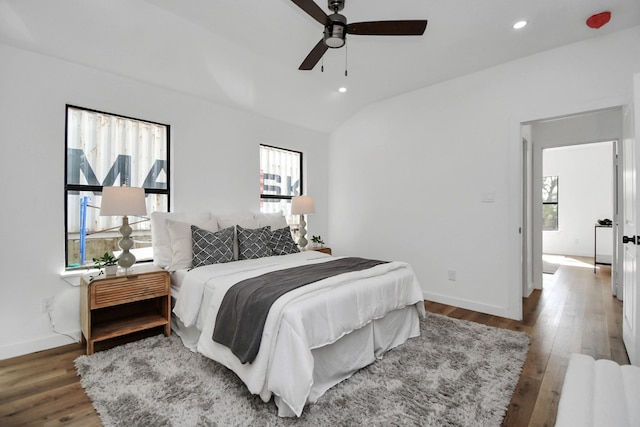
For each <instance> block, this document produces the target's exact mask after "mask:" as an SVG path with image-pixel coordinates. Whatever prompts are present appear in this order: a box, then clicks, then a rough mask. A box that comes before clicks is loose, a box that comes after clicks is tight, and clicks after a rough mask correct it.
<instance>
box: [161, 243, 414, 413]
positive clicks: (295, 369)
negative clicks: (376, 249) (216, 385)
mask: <svg viewBox="0 0 640 427" xmlns="http://www.w3.org/2000/svg"><path fill="white" fill-rule="evenodd" d="M332 259H335V257H330V256H328V255H324V254H321V253H319V252H317V251H308V252H301V253H299V254H292V255H285V256H278V257H268V258H261V259H258V260H247V261H237V262H232V263H227V264H216V265H211V266H205V267H200V268H196V269H194V270H192V271H190V272H189V273H188V274H187V275H186V277H185V279H184V282H183V283H182V286H181V289H180V295H179V297H178V299H177V300H176V305H175V308H174V313H175V314H176V315H177V316H178V317H179V318H180V320H181V321H182V322H183V323H184V324H185V326H191V325H195V326H196V327H197V328H198V329H199V330H201V331H202V334H201V335H200V338H199V341H198V345H197V350H198V352H200V353H202V354H204V355H205V356H207V357H209V358H211V359H213V360H216V361H218V362H220V363H222V364H224V365H225V366H227V367H228V368H229V369H231V370H233V371H234V372H235V373H236V374H237V375H238V376H239V377H240V378H241V379H242V381H244V383H245V384H246V385H247V388H248V389H249V391H251V392H252V393H254V394H259V395H260V397H261V398H262V399H263V400H264V401H265V402H267V401H269V399H270V398H271V396H272V394H275V395H276V396H278V397H279V400H281V401H282V402H284V403H286V405H287V406H288V407H289V408H290V409H291V410H292V411H293V412H294V413H295V414H296V415H297V416H300V415H301V413H302V410H303V408H304V405H305V403H306V402H307V398H308V396H309V392H310V390H311V387H312V385H313V368H314V361H313V356H312V353H311V350H312V349H315V348H319V347H323V346H326V345H328V344H331V343H333V342H335V341H337V340H338V339H340V338H341V337H342V336H344V335H346V334H348V333H350V332H352V331H354V330H357V329H360V328H361V327H363V326H364V325H367V324H368V323H370V322H371V321H372V320H374V319H379V318H382V317H384V316H385V315H386V314H387V313H389V312H391V311H394V310H397V309H400V308H403V307H406V306H409V305H415V306H416V308H417V310H418V313H421V314H423V315H424V306H423V296H422V290H421V288H420V285H419V283H418V281H417V279H416V277H415V274H414V273H413V271H412V270H411V268H410V267H409V265H408V264H406V263H402V262H390V263H386V264H380V265H378V266H376V267H373V268H371V269H367V270H363V271H358V272H353V273H347V274H343V275H339V276H335V277H331V278H328V279H325V280H321V281H319V282H316V283H313V284H310V285H307V286H304V287H301V288H298V289H296V290H294V291H292V292H289V293H287V294H285V295H284V296H283V297H281V298H279V299H278V300H277V301H276V302H275V303H274V304H273V306H272V308H271V311H270V312H269V315H268V317H267V320H266V324H265V327H264V332H263V335H262V342H261V345H260V350H259V352H258V355H257V357H256V359H255V360H254V361H253V363H251V364H249V363H247V364H242V363H241V362H240V361H239V360H238V359H237V358H236V356H235V355H233V353H232V352H231V351H230V350H229V349H228V348H227V347H225V346H223V345H220V344H218V343H216V342H214V341H213V340H212V339H211V336H212V335H213V328H214V322H215V320H216V316H217V313H218V309H219V307H220V303H221V302H222V299H223V297H224V294H225V293H226V291H227V289H229V288H230V287H231V286H233V285H234V284H235V283H237V282H239V281H240V280H244V279H246V278H249V277H254V276H258V275H261V274H264V273H267V272H270V271H274V270H278V269H282V268H289V267H295V266H299V265H304V264H310V263H318V262H326V261H329V260H332ZM281 409H282V408H281ZM281 412H286V411H281Z"/></svg>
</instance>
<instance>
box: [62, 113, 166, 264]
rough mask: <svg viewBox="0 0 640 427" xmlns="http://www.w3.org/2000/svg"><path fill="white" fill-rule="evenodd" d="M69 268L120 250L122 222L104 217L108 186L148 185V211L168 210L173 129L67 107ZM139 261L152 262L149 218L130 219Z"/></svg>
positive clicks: (66, 150)
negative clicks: (104, 191)
mask: <svg viewBox="0 0 640 427" xmlns="http://www.w3.org/2000/svg"><path fill="white" fill-rule="evenodd" d="M65 152H66V156H65V171H66V172H65V183H64V188H65V217H66V218H65V222H66V224H65V231H66V240H65V265H66V266H67V268H68V269H69V268H75V267H82V266H83V265H87V264H88V265H92V264H93V262H92V261H91V260H92V259H93V257H98V256H101V255H102V254H104V253H105V252H110V253H111V252H113V251H119V250H120V248H119V247H118V242H119V240H120V232H119V228H120V226H121V225H122V218H120V217H107V216H100V202H101V194H102V187H103V186H113V185H115V186H118V185H128V186H131V187H144V189H145V194H146V204H147V213H148V214H150V213H151V212H154V211H168V207H169V126H168V125H164V124H160V123H152V122H148V121H144V120H138V119H133V118H129V117H123V116H118V115H115V114H109V113H103V112H99V111H93V110H88V109H85V108H80V107H74V106H71V105H67V112H66V137H65ZM129 224H130V225H131V228H132V229H133V233H132V235H131V237H132V239H133V240H134V242H135V245H134V248H133V249H132V252H134V253H135V255H136V258H137V259H138V260H139V261H141V260H150V259H152V257H153V253H152V251H151V227H150V222H149V221H148V218H137V217H130V218H129Z"/></svg>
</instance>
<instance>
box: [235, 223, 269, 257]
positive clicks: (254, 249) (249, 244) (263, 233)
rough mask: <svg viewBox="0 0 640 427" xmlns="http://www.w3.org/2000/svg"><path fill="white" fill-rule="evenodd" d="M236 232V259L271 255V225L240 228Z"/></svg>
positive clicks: (237, 227)
mask: <svg viewBox="0 0 640 427" xmlns="http://www.w3.org/2000/svg"><path fill="white" fill-rule="evenodd" d="M236 231H237V232H238V259H255V258H263V257H266V256H271V255H273V254H272V252H271V248H270V247H269V238H270V237H271V227H269V226H266V227H262V228H242V227H240V226H239V225H236Z"/></svg>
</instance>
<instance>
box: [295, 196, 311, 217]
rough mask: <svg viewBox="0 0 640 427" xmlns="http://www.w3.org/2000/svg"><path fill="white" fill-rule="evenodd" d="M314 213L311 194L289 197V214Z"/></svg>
mask: <svg viewBox="0 0 640 427" xmlns="http://www.w3.org/2000/svg"><path fill="white" fill-rule="evenodd" d="M312 213H316V207H315V205H314V203H313V197H311V196H295V197H293V198H292V199H291V215H304V214H312Z"/></svg>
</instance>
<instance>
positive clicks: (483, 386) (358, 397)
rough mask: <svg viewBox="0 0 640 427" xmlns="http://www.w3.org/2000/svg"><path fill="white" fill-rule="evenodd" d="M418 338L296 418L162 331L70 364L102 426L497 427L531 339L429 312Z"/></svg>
mask: <svg viewBox="0 0 640 427" xmlns="http://www.w3.org/2000/svg"><path fill="white" fill-rule="evenodd" d="M420 328H421V336H420V337H418V338H413V339H411V340H409V341H408V342H407V343H405V344H403V345H401V346H399V347H397V348H395V349H393V350H390V351H389V352H387V353H386V354H385V356H384V358H383V359H381V360H378V361H376V362H375V363H373V364H371V365H369V366H368V367H366V368H364V369H361V370H360V371H358V372H356V373H355V374H354V375H353V376H352V377H351V378H349V379H347V380H345V381H343V382H342V383H340V384H338V385H336V386H335V387H333V388H331V389H330V390H329V391H327V392H326V393H325V395H324V396H322V397H321V398H320V399H319V400H318V402H316V403H315V404H312V405H307V407H306V408H305V410H304V412H303V414H302V416H301V417H300V418H298V419H288V418H278V416H277V408H276V407H275V405H274V403H273V401H270V402H268V403H264V402H263V401H262V400H261V399H260V398H259V397H257V396H255V395H251V394H250V393H249V392H248V391H247V389H246V387H245V386H244V384H243V383H242V382H241V381H240V380H239V379H238V377H236V375H235V374H234V373H233V372H231V371H230V370H228V369H227V368H225V367H224V366H222V365H220V364H218V363H216V362H213V361H211V360H209V359H206V358H205V357H203V356H201V355H199V354H195V353H192V352H190V351H189V350H188V349H187V348H185V347H184V346H183V345H182V342H181V341H180V338H178V337H176V336H171V337H169V338H166V337H164V336H162V335H159V336H156V337H152V338H147V339H145V340H142V341H138V342H133V343H130V344H126V345H123V346H120V347H115V348H113V349H111V350H107V351H103V352H98V353H95V354H93V355H91V356H81V357H79V358H78V359H76V361H75V365H76V369H77V371H78V374H79V375H80V376H81V384H82V386H83V387H84V388H85V390H86V392H87V394H88V396H89V398H90V399H91V401H92V403H93V406H94V407H95V408H96V410H97V412H98V414H99V415H100V419H101V420H102V423H103V424H104V425H105V426H106V427H110V426H155V427H157V426H245V425H246V426H287V425H304V426H354V425H367V426H404V425H419V426H499V425H500V423H501V421H502V418H503V417H504V414H505V413H506V409H507V406H508V405H509V401H510V400H511V395H512V394H513V390H514V389H515V386H516V384H517V382H518V378H519V376H520V371H521V370H522V366H523V364H524V361H525V359H526V356H527V351H528V348H529V343H530V339H529V337H528V336H527V335H526V334H525V333H522V332H514V331H509V330H505V329H498V328H493V327H488V326H484V325H481V324H477V323H473V322H467V321H462V320H457V319H451V318H448V317H444V316H440V315H436V314H431V313H428V314H427V317H426V319H423V320H421V324H420Z"/></svg>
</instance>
